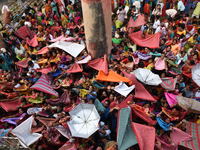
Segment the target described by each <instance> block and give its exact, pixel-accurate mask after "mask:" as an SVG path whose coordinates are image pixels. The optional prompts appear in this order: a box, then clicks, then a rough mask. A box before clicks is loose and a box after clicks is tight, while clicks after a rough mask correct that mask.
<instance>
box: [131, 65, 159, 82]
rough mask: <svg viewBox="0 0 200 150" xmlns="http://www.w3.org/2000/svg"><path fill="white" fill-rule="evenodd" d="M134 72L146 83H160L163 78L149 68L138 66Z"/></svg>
mask: <svg viewBox="0 0 200 150" xmlns="http://www.w3.org/2000/svg"><path fill="white" fill-rule="evenodd" d="M133 73H134V75H135V77H136V78H137V79H138V80H140V81H141V82H143V83H144V84H148V85H159V84H160V83H162V80H161V79H160V77H159V75H157V74H154V73H153V72H151V70H149V69H143V68H138V69H136V70H134V71H133Z"/></svg>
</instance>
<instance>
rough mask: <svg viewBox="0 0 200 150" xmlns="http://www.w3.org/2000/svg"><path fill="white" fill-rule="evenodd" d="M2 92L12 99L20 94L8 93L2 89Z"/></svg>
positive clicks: (0, 92)
mask: <svg viewBox="0 0 200 150" xmlns="http://www.w3.org/2000/svg"><path fill="white" fill-rule="evenodd" d="M0 94H2V95H5V96H6V97H7V98H8V99H12V98H15V97H17V96H18V93H17V92H12V93H6V92H3V91H0Z"/></svg>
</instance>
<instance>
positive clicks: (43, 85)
mask: <svg viewBox="0 0 200 150" xmlns="http://www.w3.org/2000/svg"><path fill="white" fill-rule="evenodd" d="M31 89H35V90H38V91H42V92H44V93H48V94H51V95H55V96H58V93H57V92H56V91H55V90H54V89H53V88H52V87H51V86H50V84H49V83H48V79H47V77H46V76H45V75H42V76H41V77H40V78H39V80H38V81H37V82H36V83H35V84H34V85H33V86H31Z"/></svg>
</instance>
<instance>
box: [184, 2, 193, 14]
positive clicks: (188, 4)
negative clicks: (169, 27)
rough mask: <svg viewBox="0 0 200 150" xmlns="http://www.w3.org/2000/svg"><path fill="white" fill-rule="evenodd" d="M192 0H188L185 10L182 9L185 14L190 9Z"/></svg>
mask: <svg viewBox="0 0 200 150" xmlns="http://www.w3.org/2000/svg"><path fill="white" fill-rule="evenodd" d="M191 1H192V0H188V2H187V4H186V7H185V10H184V14H187V13H188V12H189V10H190V8H191V7H192V4H193V2H191Z"/></svg>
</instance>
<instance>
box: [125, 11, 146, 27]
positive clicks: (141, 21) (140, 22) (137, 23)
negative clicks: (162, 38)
mask: <svg viewBox="0 0 200 150" xmlns="http://www.w3.org/2000/svg"><path fill="white" fill-rule="evenodd" d="M145 23H146V22H145V21H144V17H143V16H142V15H141V14H139V15H138V17H137V20H136V21H134V20H133V18H132V17H131V18H130V20H129V22H128V27H127V29H128V28H130V27H139V26H141V25H143V24H145Z"/></svg>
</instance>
